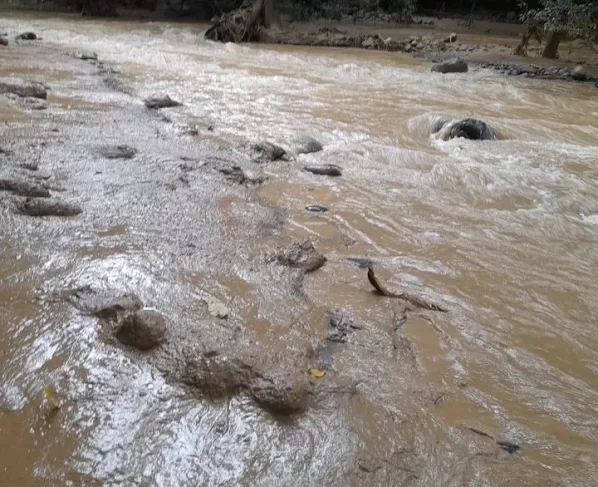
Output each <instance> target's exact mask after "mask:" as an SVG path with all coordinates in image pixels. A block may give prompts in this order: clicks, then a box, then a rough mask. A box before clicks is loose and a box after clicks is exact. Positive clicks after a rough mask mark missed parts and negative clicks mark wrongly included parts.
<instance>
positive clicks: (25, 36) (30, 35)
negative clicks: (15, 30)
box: [15, 32, 37, 41]
mask: <svg viewBox="0 0 598 487" xmlns="http://www.w3.org/2000/svg"><path fill="white" fill-rule="evenodd" d="M15 39H18V40H22V41H34V40H36V39H37V35H35V32H23V33H22V34H19V35H18V36H16V37H15Z"/></svg>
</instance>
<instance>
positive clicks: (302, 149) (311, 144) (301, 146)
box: [295, 137, 324, 154]
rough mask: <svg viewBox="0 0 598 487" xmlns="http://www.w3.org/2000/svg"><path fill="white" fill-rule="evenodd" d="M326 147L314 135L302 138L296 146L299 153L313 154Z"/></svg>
mask: <svg viewBox="0 0 598 487" xmlns="http://www.w3.org/2000/svg"><path fill="white" fill-rule="evenodd" d="M323 149H324V147H323V146H322V144H321V143H320V142H318V141H317V140H316V139H314V138H313V137H305V138H304V139H302V140H300V141H299V142H298V144H297V146H296V147H295V152H296V153H297V154H311V153H313V152H320V151H321V150H323Z"/></svg>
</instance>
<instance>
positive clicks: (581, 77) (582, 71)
mask: <svg viewBox="0 0 598 487" xmlns="http://www.w3.org/2000/svg"><path fill="white" fill-rule="evenodd" d="M571 77H572V78H573V79H574V80H575V81H585V80H586V78H587V77H588V73H587V71H586V68H585V66H582V65H581V64H578V65H577V66H575V68H573V71H571Z"/></svg>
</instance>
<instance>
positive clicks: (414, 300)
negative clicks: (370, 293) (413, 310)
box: [368, 267, 447, 313]
mask: <svg viewBox="0 0 598 487" xmlns="http://www.w3.org/2000/svg"><path fill="white" fill-rule="evenodd" d="M368 281H370V284H371V285H372V286H373V287H374V289H375V290H376V291H378V292H379V293H380V294H382V295H383V296H387V297H389V298H398V299H404V300H405V301H409V302H410V303H411V304H412V305H413V306H417V307H418V308H423V309H429V310H431V311H442V312H443V313H446V311H447V310H446V309H445V308H443V307H441V306H439V305H437V304H434V303H429V302H427V301H425V300H424V299H422V298H419V297H417V296H412V295H411V294H407V293H405V292H403V293H395V292H392V291H389V290H388V289H387V288H386V287H385V286H384V284H382V283H381V282H380V280H379V279H378V278H377V277H376V274H375V273H374V268H373V267H368Z"/></svg>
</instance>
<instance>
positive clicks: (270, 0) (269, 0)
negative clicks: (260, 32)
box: [264, 0, 280, 29]
mask: <svg viewBox="0 0 598 487" xmlns="http://www.w3.org/2000/svg"><path fill="white" fill-rule="evenodd" d="M264 27H265V28H266V29H269V28H270V27H280V1H279V0H265V3H264Z"/></svg>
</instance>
